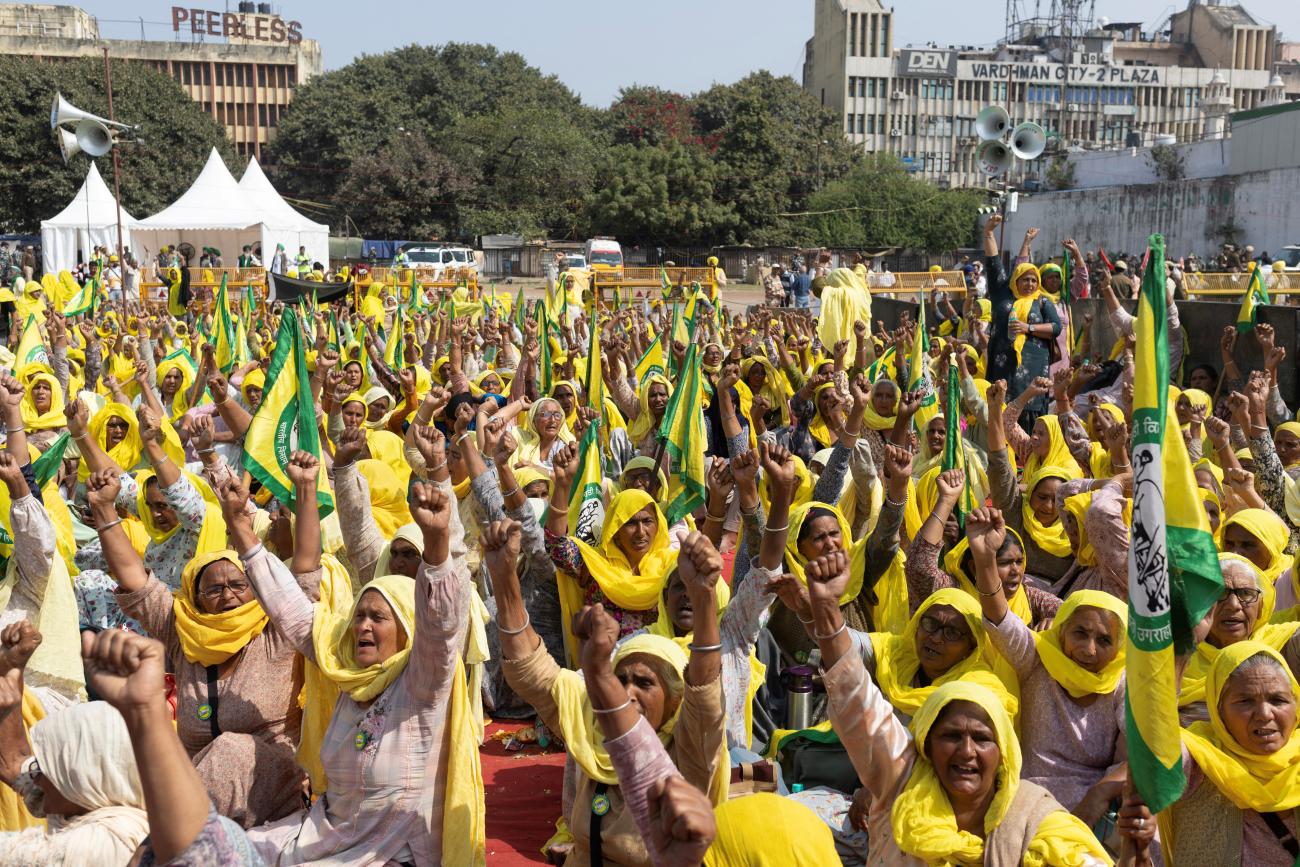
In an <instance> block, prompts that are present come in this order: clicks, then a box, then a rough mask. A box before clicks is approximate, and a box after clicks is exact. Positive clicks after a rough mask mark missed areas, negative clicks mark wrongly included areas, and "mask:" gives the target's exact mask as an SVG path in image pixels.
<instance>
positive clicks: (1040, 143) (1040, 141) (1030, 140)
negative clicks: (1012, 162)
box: [1011, 122, 1047, 160]
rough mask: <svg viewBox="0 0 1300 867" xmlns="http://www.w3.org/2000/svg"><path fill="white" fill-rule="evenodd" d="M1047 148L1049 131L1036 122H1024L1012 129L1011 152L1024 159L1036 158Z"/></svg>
mask: <svg viewBox="0 0 1300 867" xmlns="http://www.w3.org/2000/svg"><path fill="white" fill-rule="evenodd" d="M1046 149H1047V132H1046V131H1045V130H1044V129H1043V128H1042V127H1041V126H1039V125H1038V124H1036V123H1028V122H1026V123H1022V124H1020V125H1019V126H1017V127H1016V128H1015V129H1014V130H1012V131H1011V152H1012V153H1013V154H1015V155H1016V156H1017V157H1019V158H1020V159H1022V160H1035V159H1038V158H1039V157H1040V156H1042V155H1043V151H1045V150H1046Z"/></svg>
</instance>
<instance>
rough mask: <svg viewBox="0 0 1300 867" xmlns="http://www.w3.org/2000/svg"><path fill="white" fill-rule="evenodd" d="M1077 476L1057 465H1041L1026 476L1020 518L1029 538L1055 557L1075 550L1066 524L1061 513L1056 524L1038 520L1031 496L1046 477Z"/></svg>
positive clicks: (1073, 477) (1064, 479)
mask: <svg viewBox="0 0 1300 867" xmlns="http://www.w3.org/2000/svg"><path fill="white" fill-rule="evenodd" d="M1075 478H1079V477H1078V476H1072V475H1070V470H1067V469H1065V468H1063V467H1055V466H1042V467H1039V468H1038V469H1037V470H1035V471H1034V472H1033V473H1031V474H1029V475H1027V476H1026V477H1025V479H1026V484H1025V493H1024V494H1023V495H1022V496H1021V497H1020V520H1021V522H1022V523H1023V524H1024V527H1025V532H1026V533H1028V534H1029V538H1031V539H1033V540H1034V544H1036V545H1038V547H1039V548H1042V549H1043V550H1044V551H1046V552H1047V553H1048V554H1051V555H1052V556H1053V557H1069V556H1070V553H1071V551H1072V550H1073V549H1072V548H1071V546H1070V537H1069V536H1068V535H1067V534H1066V532H1065V524H1064V522H1062V521H1061V516H1060V515H1057V517H1056V523H1054V524H1044V523H1043V522H1042V521H1040V520H1038V515H1036V514H1035V513H1034V510H1033V508H1032V507H1031V506H1030V505H1029V498H1030V496H1031V495H1032V494H1033V492H1034V489H1035V488H1037V487H1038V486H1039V484H1041V483H1042V482H1043V480H1044V479H1061V480H1062V481H1069V480H1070V479H1075Z"/></svg>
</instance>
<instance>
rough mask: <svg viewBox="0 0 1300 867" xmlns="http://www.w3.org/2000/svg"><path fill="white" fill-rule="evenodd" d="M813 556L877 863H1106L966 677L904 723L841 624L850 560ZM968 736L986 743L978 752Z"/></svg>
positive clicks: (827, 650)
mask: <svg viewBox="0 0 1300 867" xmlns="http://www.w3.org/2000/svg"><path fill="white" fill-rule="evenodd" d="M815 566H816V568H815V569H814V570H813V571H814V573H815V575H814V578H813V580H812V581H811V582H810V585H809V593H810V596H811V597H812V612H813V618H812V619H813V624H812V625H811V627H810V628H811V629H813V630H814V632H815V634H816V635H817V637H818V647H819V649H820V650H821V657H822V665H823V667H824V670H825V674H824V682H825V684H826V692H827V697H828V699H829V702H828V705H829V710H830V718H831V723H832V725H833V726H834V728H835V731H836V733H837V734H838V735H839V737H840V741H841V742H842V743H843V744H844V747H845V749H846V750H847V751H848V754H849V757H850V759H852V761H853V765H854V768H855V769H856V770H857V772H858V777H859V778H860V780H861V781H862V784H863V785H864V786H865V787H866V788H867V789H868V790H869V791H870V793H871V796H872V797H871V806H870V809H869V812H868V815H867V826H868V827H867V833H868V836H869V838H870V840H871V857H872V859H873V861H879V863H882V864H904V863H906V864H911V863H920V864H925V865H934V867H939V865H944V867H947V865H954V864H996V865H1011V864H1026V865H1032V867H1040V865H1067V864H1071V865H1097V864H1110V863H1111V861H1110V858H1109V856H1107V855H1106V852H1105V850H1104V849H1103V848H1102V847H1101V844H1100V843H1098V842H1097V840H1096V838H1095V837H1094V836H1093V835H1092V833H1091V832H1090V831H1089V830H1088V829H1087V827H1086V826H1085V825H1084V824H1083V823H1082V822H1081V821H1080V820H1079V819H1077V818H1075V817H1074V816H1072V815H1070V814H1069V813H1068V812H1067V811H1066V810H1065V809H1064V808H1063V807H1062V806H1061V805H1060V804H1059V803H1057V801H1056V800H1055V799H1054V798H1052V796H1051V795H1050V794H1049V793H1048V792H1047V791H1046V790H1044V789H1042V788H1041V787H1039V786H1038V785H1036V784H1034V783H1032V782H1030V781H1028V780H1024V779H1022V778H1021V764H1022V757H1021V751H1020V743H1019V741H1018V740H1017V739H1016V734H1015V729H1014V726H1013V724H1012V720H1011V716H1010V714H1008V713H1007V711H1006V708H1005V707H1004V706H1003V703H1002V701H1001V699H1000V698H999V697H998V696H997V694H996V693H994V692H993V691H991V690H989V689H988V688H986V687H984V686H981V685H979V684H976V683H970V682H967V681H966V680H955V681H951V682H949V683H945V684H943V685H941V686H939V687H937V688H936V689H935V690H934V691H933V692H932V693H931V694H930V695H929V696H928V697H927V698H926V699H925V700H924V702H923V703H922V704H921V706H920V708H919V709H918V710H917V712H916V714H915V716H913V718H912V721H911V724H910V726H907V727H904V725H903V723H902V722H901V721H899V720H898V718H897V717H896V716H895V715H894V713H893V708H892V706H891V705H890V704H889V702H888V701H887V700H886V699H885V697H884V696H883V695H882V694H881V691H880V690H879V689H878V688H877V686H876V684H875V683H874V681H873V680H872V679H871V678H870V677H869V676H868V675H867V672H866V669H865V668H864V667H863V664H862V657H861V655H860V654H858V653H855V652H854V650H853V643H852V641H851V640H850V639H849V637H848V635H847V634H846V630H845V628H844V627H845V624H844V621H843V618H842V617H841V616H840V613H839V606H838V604H837V602H838V598H839V596H840V594H841V593H842V592H843V589H844V585H845V584H846V583H847V581H848V574H847V571H846V569H845V567H846V566H847V563H846V562H845V558H844V557H843V556H842V555H836V557H832V558H827V559H823V560H820V561H819V562H818V563H816V564H815ZM972 739H973V740H974V742H975V743H978V744H980V746H978V747H976V748H975V749H974V750H973V751H972V750H970V749H969V747H968V745H969V744H970V743H971V742H972ZM958 817H961V818H960V819H959V818H958ZM911 859H915V860H914V861H913V860H911Z"/></svg>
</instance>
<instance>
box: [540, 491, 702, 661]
mask: <svg viewBox="0 0 1300 867" xmlns="http://www.w3.org/2000/svg"><path fill="white" fill-rule="evenodd" d="M645 508H653V510H654V516H655V521H656V530H655V538H654V541H653V542H651V543H650V549H649V550H648V551H646V552H645V554H643V555H642V557H641V560H640V562H639V563H638V564H637V568H636V570H635V571H634V570H633V569H632V566H631V564H630V563H629V562H628V559H627V556H626V555H625V554H624V553H623V550H622V549H621V548H619V546H618V543H617V542H615V541H614V534H615V533H617V532H618V530H619V529H620V528H621V527H622V526H623V525H624V524H626V523H627V522H628V520H629V519H630V518H631V517H632V516H633V515H635V514H636V513H637V512H640V511H641V510H642V509H645ZM573 541H574V543H575V544H576V545H577V546H578V552H579V554H580V555H581V556H582V562H583V565H585V566H586V567H587V572H588V573H589V574H590V575H591V579H592V580H593V581H595V582H596V584H597V586H598V587H599V588H600V592H601V594H603V595H604V597H605V598H606V599H608V600H609V601H610V602H611V603H613V604H614V605H617V606H618V607H619V608H622V609H624V610H626V611H650V610H653V609H654V608H655V607H656V606H657V605H658V604H659V595H660V593H661V592H662V590H663V586H664V582H665V580H666V579H667V577H668V575H669V573H670V572H672V570H673V568H674V567H675V566H676V564H677V552H676V551H674V550H672V549H671V548H670V547H669V539H668V523H667V522H666V521H665V520H664V514H663V512H662V511H660V509H659V506H658V504H657V503H655V501H654V498H652V497H651V496H650V495H649V494H647V493H646V492H645V491H642V490H640V489H636V488H633V489H630V490H626V491H620V492H619V493H618V494H616V495H615V496H614V499H613V500H612V501H610V504H609V509H608V510H607V511H606V513H605V524H604V526H603V527H602V528H601V533H600V545H599V546H594V545H589V544H587V543H586V542H584V541H582V540H581V539H576V538H575V539H574V540H573ZM555 578H556V585H557V587H558V589H559V591H560V613H561V625H562V626H563V627H564V644H565V648H566V650H567V651H568V653H569V655H570V659H572V660H574V661H576V660H577V659H578V655H577V652H578V645H577V641H576V639H574V637H573V634H572V630H571V628H570V624H571V623H572V620H573V615H575V614H577V613H578V612H579V611H581V610H582V605H583V589H582V587H581V585H579V584H578V582H577V580H576V579H575V578H574V577H573V576H572V575H569V574H568V573H566V572H563V571H557V572H556V573H555Z"/></svg>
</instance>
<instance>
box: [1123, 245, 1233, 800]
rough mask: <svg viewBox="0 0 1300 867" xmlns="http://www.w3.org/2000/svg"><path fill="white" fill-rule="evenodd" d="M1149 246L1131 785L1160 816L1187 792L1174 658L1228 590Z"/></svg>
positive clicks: (1142, 313) (1140, 359)
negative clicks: (1184, 425)
mask: <svg viewBox="0 0 1300 867" xmlns="http://www.w3.org/2000/svg"><path fill="white" fill-rule="evenodd" d="M1149 245H1150V249H1149V254H1148V256H1149V261H1148V263H1147V269H1146V271H1145V272H1144V274H1143V277H1142V291H1141V293H1140V295H1139V297H1138V311H1137V319H1136V321H1135V323H1134V330H1135V333H1136V337H1137V346H1136V347H1135V350H1134V355H1135V362H1136V366H1135V369H1134V377H1133V457H1132V465H1133V519H1132V543H1131V545H1130V547H1129V552H1128V582H1129V584H1128V602H1129V614H1128V647H1127V648H1126V651H1125V672H1126V676H1127V680H1128V683H1129V684H1130V689H1128V690H1127V692H1125V731H1126V734H1127V741H1128V761H1129V778H1130V779H1132V780H1133V782H1134V784H1135V785H1136V786H1137V790H1138V793H1139V794H1140V795H1141V796H1142V800H1143V801H1145V802H1146V805H1147V806H1148V807H1149V808H1150V809H1151V812H1153V813H1157V812H1160V811H1161V810H1164V809H1165V808H1166V807H1168V806H1169V805H1171V804H1173V803H1174V802H1175V801H1177V800H1178V799H1179V797H1181V796H1182V793H1183V789H1184V788H1185V787H1186V785H1187V780H1186V777H1185V776H1184V774H1183V759H1182V740H1181V734H1180V733H1181V729H1180V727H1179V720H1178V690H1177V682H1176V678H1175V674H1174V655H1175V652H1178V653H1190V652H1192V650H1193V649H1194V647H1195V644H1196V642H1195V639H1194V638H1193V635H1192V632H1193V630H1194V629H1195V627H1196V625H1197V624H1198V623H1199V622H1200V621H1201V619H1202V618H1203V617H1204V616H1205V614H1206V612H1208V611H1209V610H1210V608H1211V606H1213V605H1214V603H1215V601H1216V600H1217V599H1218V598H1219V595H1220V594H1221V593H1222V592H1223V575H1222V573H1221V572H1220V570H1219V557H1218V551H1217V549H1216V547H1215V544H1214V537H1213V535H1211V533H1210V525H1209V519H1208V518H1207V517H1206V514H1205V509H1204V507H1203V506H1202V505H1201V498H1200V496H1199V495H1198V493H1197V488H1196V481H1195V477H1194V475H1193V474H1192V464H1191V461H1190V460H1189V459H1188V456H1187V447H1186V445H1185V444H1184V442H1183V436H1182V431H1181V430H1179V426H1178V420H1177V417H1176V416H1175V415H1174V413H1173V412H1172V411H1171V410H1170V405H1169V339H1168V333H1167V330H1168V324H1167V312H1166V304H1165V244H1164V238H1162V237H1161V236H1160V235H1152V236H1151V238H1150V241H1149ZM1139 684H1140V688H1132V687H1133V686H1135V685H1139Z"/></svg>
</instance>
